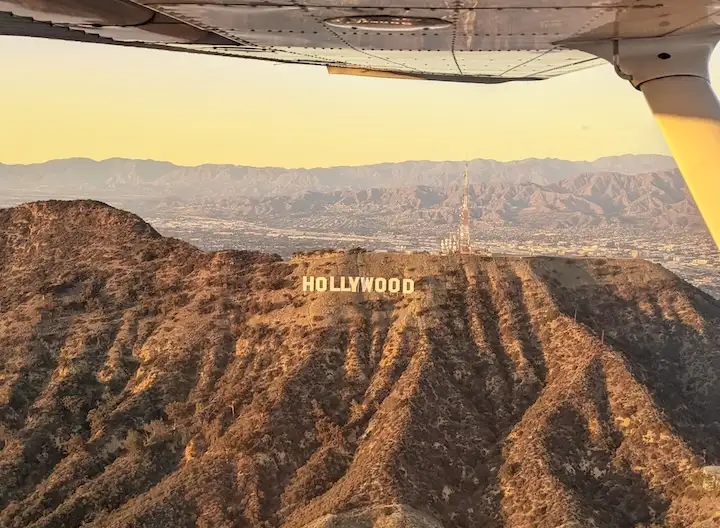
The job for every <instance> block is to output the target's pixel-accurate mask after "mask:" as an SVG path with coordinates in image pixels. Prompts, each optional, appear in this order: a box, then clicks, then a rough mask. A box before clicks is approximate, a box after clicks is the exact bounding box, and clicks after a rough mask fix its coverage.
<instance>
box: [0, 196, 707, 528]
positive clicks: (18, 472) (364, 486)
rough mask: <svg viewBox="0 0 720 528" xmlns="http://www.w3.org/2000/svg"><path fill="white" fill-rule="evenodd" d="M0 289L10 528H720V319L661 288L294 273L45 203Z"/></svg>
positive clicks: (413, 261)
mask: <svg viewBox="0 0 720 528" xmlns="http://www.w3.org/2000/svg"><path fill="white" fill-rule="evenodd" d="M306 274H307V275H353V276H354V275H366V276H383V277H392V276H398V277H409V278H413V279H415V281H416V292H415V293H414V294H411V295H405V296H402V295H394V296H393V295H390V294H376V293H325V294H321V293H303V292H302V290H301V277H302V276H303V275H306ZM0 284H2V288H1V289H0V421H1V423H0V448H1V450H0V526H2V527H17V528H20V527H23V528H26V527H41V526H42V527H50V526H52V527H75V526H77V527H79V526H83V527H97V528H100V527H102V528H106V527H107V528H121V527H122V528H125V527H130V526H132V527H177V528H180V527H186V526H187V527H191V526H192V527H195V526H197V527H203V528H205V527H206V528H210V527H213V528H215V527H245V526H247V527H276V526H283V527H287V528H299V527H308V528H336V527H337V528H339V527H342V528H350V527H353V528H356V527H375V528H381V527H382V528H400V527H410V528H413V527H414V528H450V527H455V526H457V527H473V528H475V527H491V528H494V527H511V528H520V527H522V528H525V527H527V528H530V527H553V528H555V527H560V526H564V527H566V528H569V527H592V526H594V527H607V528H618V527H633V526H635V527H641V526H645V527H649V526H652V525H654V526H680V527H685V526H697V527H709V526H714V525H716V524H715V523H720V498H719V495H718V492H717V489H718V488H719V487H720V486H716V487H715V488H714V489H713V488H711V486H710V485H711V484H712V482H711V481H710V482H709V480H708V477H706V476H703V475H704V474H703V473H702V471H701V469H702V468H703V467H704V466H712V465H718V464H720V440H719V439H720V383H719V382H718V376H719V374H720V303H718V301H716V300H713V299H712V298H710V297H709V296H707V295H705V294H703V293H702V292H700V291H699V290H697V289H695V288H693V287H691V286H690V285H688V284H687V283H685V282H683V281H681V280H680V279H678V278H677V277H676V276H674V275H673V274H671V273H669V272H668V271H666V270H664V269H663V268H662V267H660V266H656V265H652V264H650V263H647V262H644V261H604V260H578V261H573V260H565V259H552V258H529V259H488V258H482V257H469V258H455V259H451V258H448V257H439V256H433V255H427V254H412V255H411V254H373V253H362V252H349V253H317V254H313V255H299V256H296V257H295V258H294V259H293V260H292V261H290V262H283V261H280V260H279V259H278V258H276V257H273V256H268V255H261V254H258V253H252V252H239V251H225V252H219V253H203V252H201V251H199V250H197V249H195V248H193V247H192V246H190V245H188V244H186V243H183V242H180V241H177V240H173V239H166V238H163V237H161V236H160V235H159V234H158V233H157V232H155V231H154V230H153V229H152V228H151V227H150V226H148V225H147V224H146V223H145V222H143V221H142V220H141V219H140V218H138V217H135V216H133V215H130V214H128V213H124V212H122V211H118V210H116V209H113V208H110V207H108V206H106V205H104V204H101V203H98V202H89V201H82V202H43V203H33V204H27V205H23V206H19V207H16V208H14V209H6V210H0Z"/></svg>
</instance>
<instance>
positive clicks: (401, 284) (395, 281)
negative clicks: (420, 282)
mask: <svg viewBox="0 0 720 528" xmlns="http://www.w3.org/2000/svg"><path fill="white" fill-rule="evenodd" d="M302 288H303V291H304V292H328V291H330V292H365V293H371V292H377V293H386V292H388V293H413V292H414V291H415V281H414V280H412V279H399V278H391V279H386V278H383V277H345V276H340V277H313V276H307V275H306V276H304V277H303V278H302Z"/></svg>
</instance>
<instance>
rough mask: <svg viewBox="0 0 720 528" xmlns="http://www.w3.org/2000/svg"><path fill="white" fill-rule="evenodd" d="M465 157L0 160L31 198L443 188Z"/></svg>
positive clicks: (632, 161)
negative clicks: (336, 162)
mask: <svg viewBox="0 0 720 528" xmlns="http://www.w3.org/2000/svg"><path fill="white" fill-rule="evenodd" d="M675 167H676V166H675V162H674V161H673V159H672V158H671V157H668V156H660V155H623V156H612V157H606V158H600V159H598V160H595V161H567V160H559V159H525V160H519V161H511V162H499V161H495V160H487V159H476V160H472V161H470V162H469V174H470V178H471V182H472V183H474V184H482V183H487V184H490V183H492V184H498V183H502V184H510V185H515V184H520V183H535V184H538V185H551V184H556V183H558V182H560V181H562V180H566V179H568V178H572V177H575V176H578V175H581V174H591V173H608V172H609V173H617V174H640V173H650V172H657V171H666V170H673V169H675ZM463 169H464V162H457V161H443V162H435V161H406V162H402V163H382V164H378V165H365V166H358V167H330V168H315V169H283V168H277V167H247V166H238V165H200V166H197V167H183V166H179V165H174V164H172V163H168V162H163V161H149V160H130V159H121V158H114V159H108V160H104V161H93V160H90V159H83V158H75V159H64V160H53V161H48V162H45V163H37V164H32V165H3V164H0V192H2V191H5V192H7V191H13V192H16V193H17V192H23V193H29V194H28V197H30V198H37V197H47V198H49V197H56V198H63V197H67V198H70V197H85V198H107V197H109V196H112V197H115V198H135V197H143V198H148V197H168V196H174V197H178V198H190V197H196V196H212V197H219V196H221V197H228V196H250V197H254V198H266V197H270V196H285V195H294V194H297V193H305V192H321V193H328V192H335V191H358V190H364V189H372V188H408V187H417V186H425V187H439V188H447V187H448V186H450V185H452V184H454V183H456V182H459V181H460V180H461V178H462V175H463Z"/></svg>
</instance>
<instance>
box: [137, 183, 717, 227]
mask: <svg viewBox="0 0 720 528" xmlns="http://www.w3.org/2000/svg"><path fill="white" fill-rule="evenodd" d="M462 192H463V189H462V186H461V185H460V184H459V183H458V182H453V183H450V184H447V185H445V186H443V187H429V186H414V187H398V188H384V189H379V188H375V189H365V190H347V191H334V192H325V193H323V192H315V191H306V192H303V193H297V194H295V195H292V196H271V197H266V198H252V197H245V198H236V199H215V198H197V199H194V200H182V199H169V200H162V201H159V202H157V203H155V204H154V205H153V206H152V208H151V209H148V210H147V211H148V213H153V214H162V213H172V212H173V211H183V213H184V214H189V215H195V216H205V217H212V218H238V219H241V218H266V219H270V218H283V217H292V216H298V217H306V216H309V215H329V216H336V217H348V218H354V219H358V218H362V217H367V218H368V221H369V222H370V221H376V220H381V221H383V222H384V223H386V224H388V225H390V224H393V225H407V224H412V223H414V222H432V223H436V224H452V223H455V222H457V212H458V209H459V206H460V203H461V198H462ZM470 195H471V198H470V203H471V211H470V214H471V217H472V218H473V219H474V220H477V221H484V222H489V223H494V224H504V225H521V224H528V225H529V224H532V225H534V226H545V227H569V226H588V225H606V224H608V223H618V224H642V225H646V226H651V227H656V228H662V227H668V226H687V227H698V228H700V227H702V226H703V223H702V219H701V217H700V214H699V213H698V211H697V208H696V207H695V205H694V203H693V201H692V198H691V196H690V194H689V192H688V190H687V188H686V186H685V183H684V181H683V179H682V176H681V175H680V174H679V172H678V171H677V170H670V171H660V172H650V173H645V174H637V175H627V174H619V173H616V172H601V173H595V174H581V175H579V176H574V177H571V178H566V179H564V180H560V181H558V182H555V183H549V184H544V185H540V184H537V183H528V182H526V183H515V184H508V183H483V184H474V185H472V186H471V190H470Z"/></svg>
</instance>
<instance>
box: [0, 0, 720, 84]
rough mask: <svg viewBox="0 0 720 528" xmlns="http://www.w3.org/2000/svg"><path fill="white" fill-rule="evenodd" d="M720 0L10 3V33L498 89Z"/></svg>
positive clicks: (696, 20) (687, 19)
mask: <svg viewBox="0 0 720 528" xmlns="http://www.w3.org/2000/svg"><path fill="white" fill-rule="evenodd" d="M719 12H720V0H664V1H663V0H339V1H338V0H336V1H333V0H137V1H136V0H0V35H14V36H26V37H42V38H50V39H60V40H73V41H81V42H96V43H103V44H113V45H124V46H135V47H144V48H153V49H165V50H170V51H184V52H192V53H204V54H210V55H224V56H232V57H238V58H244V59H255V60H265V61H275V62H284V63H297V64H312V65H325V66H327V67H328V71H329V72H330V73H338V74H349V75H367V76H375V77H377V76H382V77H399V78H410V79H429V80H446V81H455V82H476V83H498V82H507V81H532V80H542V79H547V78H550V77H555V76H557V75H562V74H566V73H570V72H573V71H577V70H581V69H584V68H589V67H592V66H596V65H600V64H603V63H604V60H603V59H601V58H598V57H596V56H595V55H592V54H589V53H586V52H584V51H579V50H577V49H573V48H572V46H568V45H566V44H567V42H572V41H574V40H583V39H589V40H602V39H611V38H637V37H653V36H664V35H670V34H674V33H677V32H681V31H685V30H687V29H688V28H692V29H695V30H697V29H699V28H703V27H705V26H707V27H714V28H717V27H718V26H717V22H716V21H713V16H714V15H717V14H718V13H719Z"/></svg>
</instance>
